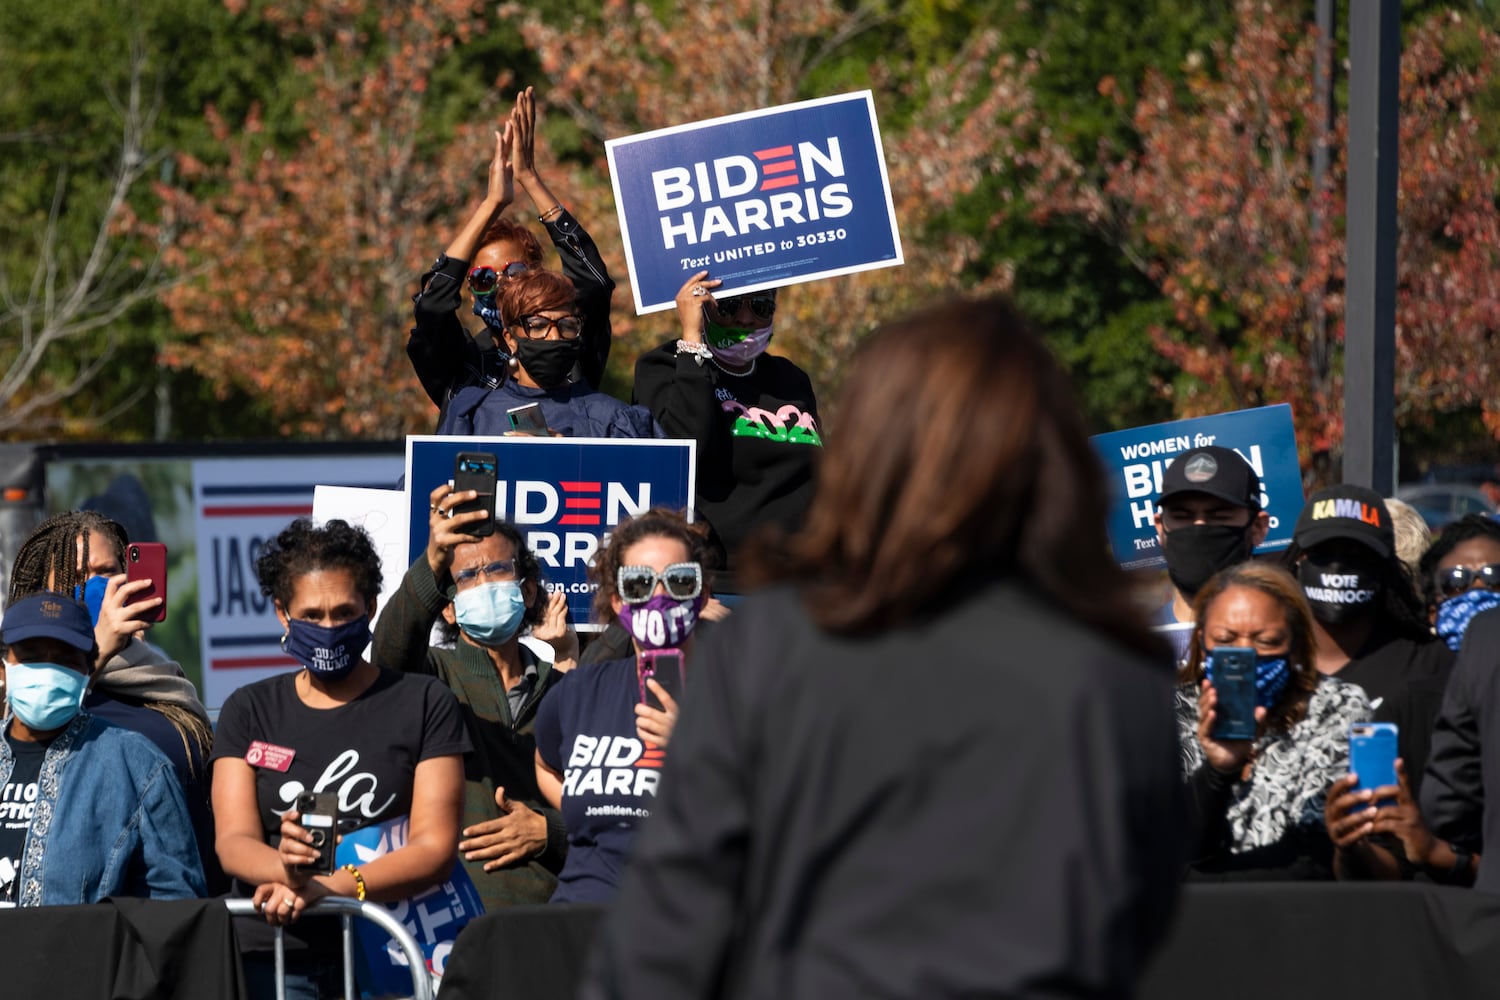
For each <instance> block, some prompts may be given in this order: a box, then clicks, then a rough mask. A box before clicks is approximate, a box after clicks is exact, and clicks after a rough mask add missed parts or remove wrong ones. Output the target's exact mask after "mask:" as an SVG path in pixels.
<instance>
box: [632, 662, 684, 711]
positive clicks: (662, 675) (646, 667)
mask: <svg viewBox="0 0 1500 1000" xmlns="http://www.w3.org/2000/svg"><path fill="white" fill-rule="evenodd" d="M650 679H654V680H655V681H656V683H658V684H660V685H661V686H662V687H663V688H664V689H665V690H666V692H667V694H669V695H671V696H672V700H673V701H675V702H677V703H678V704H679V705H680V704H682V650H680V649H648V650H644V651H642V653H641V701H643V702H645V703H646V704H647V705H650V706H651V707H652V708H655V709H658V710H665V706H663V705H662V703H661V699H660V698H658V697H657V696H656V692H655V691H652V690H651V689H650V688H649V687H647V686H646V681H647V680H650Z"/></svg>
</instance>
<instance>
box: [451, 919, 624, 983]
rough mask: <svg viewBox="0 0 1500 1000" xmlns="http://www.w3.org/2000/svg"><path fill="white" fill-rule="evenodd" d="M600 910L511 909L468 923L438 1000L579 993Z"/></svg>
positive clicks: (461, 935)
mask: <svg viewBox="0 0 1500 1000" xmlns="http://www.w3.org/2000/svg"><path fill="white" fill-rule="evenodd" d="M604 914H605V909H604V907H602V906H586V905H583V904H577V905H572V904H569V905H563V904H561V903H559V904H558V905H556V906H511V907H507V908H505V909H504V910H500V911H499V912H497V913H488V914H486V915H484V916H482V917H480V918H479V919H478V920H472V921H470V922H469V924H468V926H467V927H465V928H464V929H463V930H462V931H460V932H459V935H458V940H457V941H455V942H454V943H453V954H452V955H450V956H449V957H448V965H447V967H446V968H445V970H444V972H443V986H442V990H441V993H442V997H443V1000H491V998H494V997H524V998H525V1000H544V998H549V997H558V998H562V997H567V998H569V1000H571V998H572V997H573V995H574V994H575V993H577V992H578V986H579V984H580V983H581V982H582V980H583V971H584V965H585V963H586V962H587V960H588V952H589V947H590V945H592V944H593V941H594V932H595V931H596V930H597V929H598V926H599V922H600V920H602V919H603V917H604Z"/></svg>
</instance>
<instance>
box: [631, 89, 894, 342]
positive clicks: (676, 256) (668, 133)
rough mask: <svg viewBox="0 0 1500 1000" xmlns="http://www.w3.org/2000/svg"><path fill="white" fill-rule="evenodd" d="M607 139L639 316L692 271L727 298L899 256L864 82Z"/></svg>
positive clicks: (661, 302)
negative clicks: (849, 90)
mask: <svg viewBox="0 0 1500 1000" xmlns="http://www.w3.org/2000/svg"><path fill="white" fill-rule="evenodd" d="M605 147H606V151H607V153H608V155H609V171H610V177H611V180H612V181H613V183H614V189H615V205H616V207H617V209H618V211H619V214H620V232H621V234H622V235H623V236H624V240H625V255H626V257H627V259H628V260H629V262H630V287H631V291H632V293H633V294H634V296H635V308H636V312H638V313H649V312H657V311H659V310H662V309H669V308H671V307H672V305H673V301H674V299H675V298H676V295H677V291H678V289H680V288H681V287H682V286H683V285H684V284H685V283H686V282H687V280H688V279H689V278H690V277H692V276H693V275H694V274H696V273H697V272H699V271H707V272H708V273H709V277H712V278H718V279H720V280H722V281H723V282H724V284H723V285H722V286H721V287H720V288H718V289H717V290H716V294H720V295H725V294H731V293H734V292H748V291H755V290H757V289H761V288H770V287H772V286H774V285H785V284H791V283H795V282H800V281H812V280H814V279H817V278H827V277H831V276H833V275H838V274H852V273H854V272H856V271H867V270H870V269H872V268H877V267H893V266H895V265H897V264H900V263H902V256H901V237H900V234H899V233H898V232H897V230H896V211H895V207H894V205H893V204H892V202H891V185H890V179H889V178H888V177H887V175H886V169H885V156H884V154H883V152H882V151H881V146H880V129H879V127H878V126H877V125H876V122H875V102H874V100H873V98H872V96H871V94H870V92H869V91H867V90H866V91H860V92H859V93H855V94H845V95H843V96H840V97H824V98H819V99H818V100H814V101H803V102H801V103H798V104H784V105H782V106H780V107H776V108H766V109H764V110H761V111H750V112H746V113H744V114H738V115H728V116H726V117H723V118H713V119H710V120H708V121H702V122H696V123H693V124H690V125H677V126H673V127H672V128H665V129H659V130H657V131H655V132H646V133H643V134H641V135H635V136H630V137H628V138H623V139H611V140H610V141H609V142H607V143H606V144H605Z"/></svg>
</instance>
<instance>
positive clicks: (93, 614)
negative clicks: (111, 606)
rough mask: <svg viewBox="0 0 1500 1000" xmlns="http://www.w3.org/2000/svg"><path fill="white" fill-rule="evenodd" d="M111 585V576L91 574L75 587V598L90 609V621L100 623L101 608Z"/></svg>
mask: <svg viewBox="0 0 1500 1000" xmlns="http://www.w3.org/2000/svg"><path fill="white" fill-rule="evenodd" d="M108 587H109V577H107V576H91V577H89V578H88V579H87V580H86V581H84V582H83V583H80V584H79V585H78V586H76V587H74V588H73V600H75V601H77V602H79V603H80V604H82V605H83V606H84V607H86V608H88V609H89V621H91V622H93V623H94V624H95V625H96V626H97V625H98V624H99V609H100V608H102V607H104V591H105V590H106V589H108Z"/></svg>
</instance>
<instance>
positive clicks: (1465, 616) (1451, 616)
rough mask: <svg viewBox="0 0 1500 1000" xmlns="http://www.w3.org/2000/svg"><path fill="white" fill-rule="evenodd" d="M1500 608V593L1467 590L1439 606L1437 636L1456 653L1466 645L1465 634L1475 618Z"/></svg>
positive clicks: (1495, 591)
mask: <svg viewBox="0 0 1500 1000" xmlns="http://www.w3.org/2000/svg"><path fill="white" fill-rule="evenodd" d="M1497 607H1500V591H1497V590H1466V591H1464V592H1463V593H1462V594H1459V595H1457V596H1455V597H1450V598H1448V599H1447V600H1446V601H1444V602H1443V603H1442V604H1439V605H1438V613H1437V634H1438V635H1440V636H1442V638H1443V641H1444V642H1446V643H1447V644H1448V648H1449V649H1451V650H1453V651H1454V652H1455V653H1456V652H1458V647H1460V646H1462V645H1463V644H1464V633H1465V632H1467V631H1468V630H1469V622H1471V621H1473V620H1474V616H1475V615H1477V614H1479V613H1481V612H1484V611H1489V610H1490V609H1491V608H1497Z"/></svg>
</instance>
